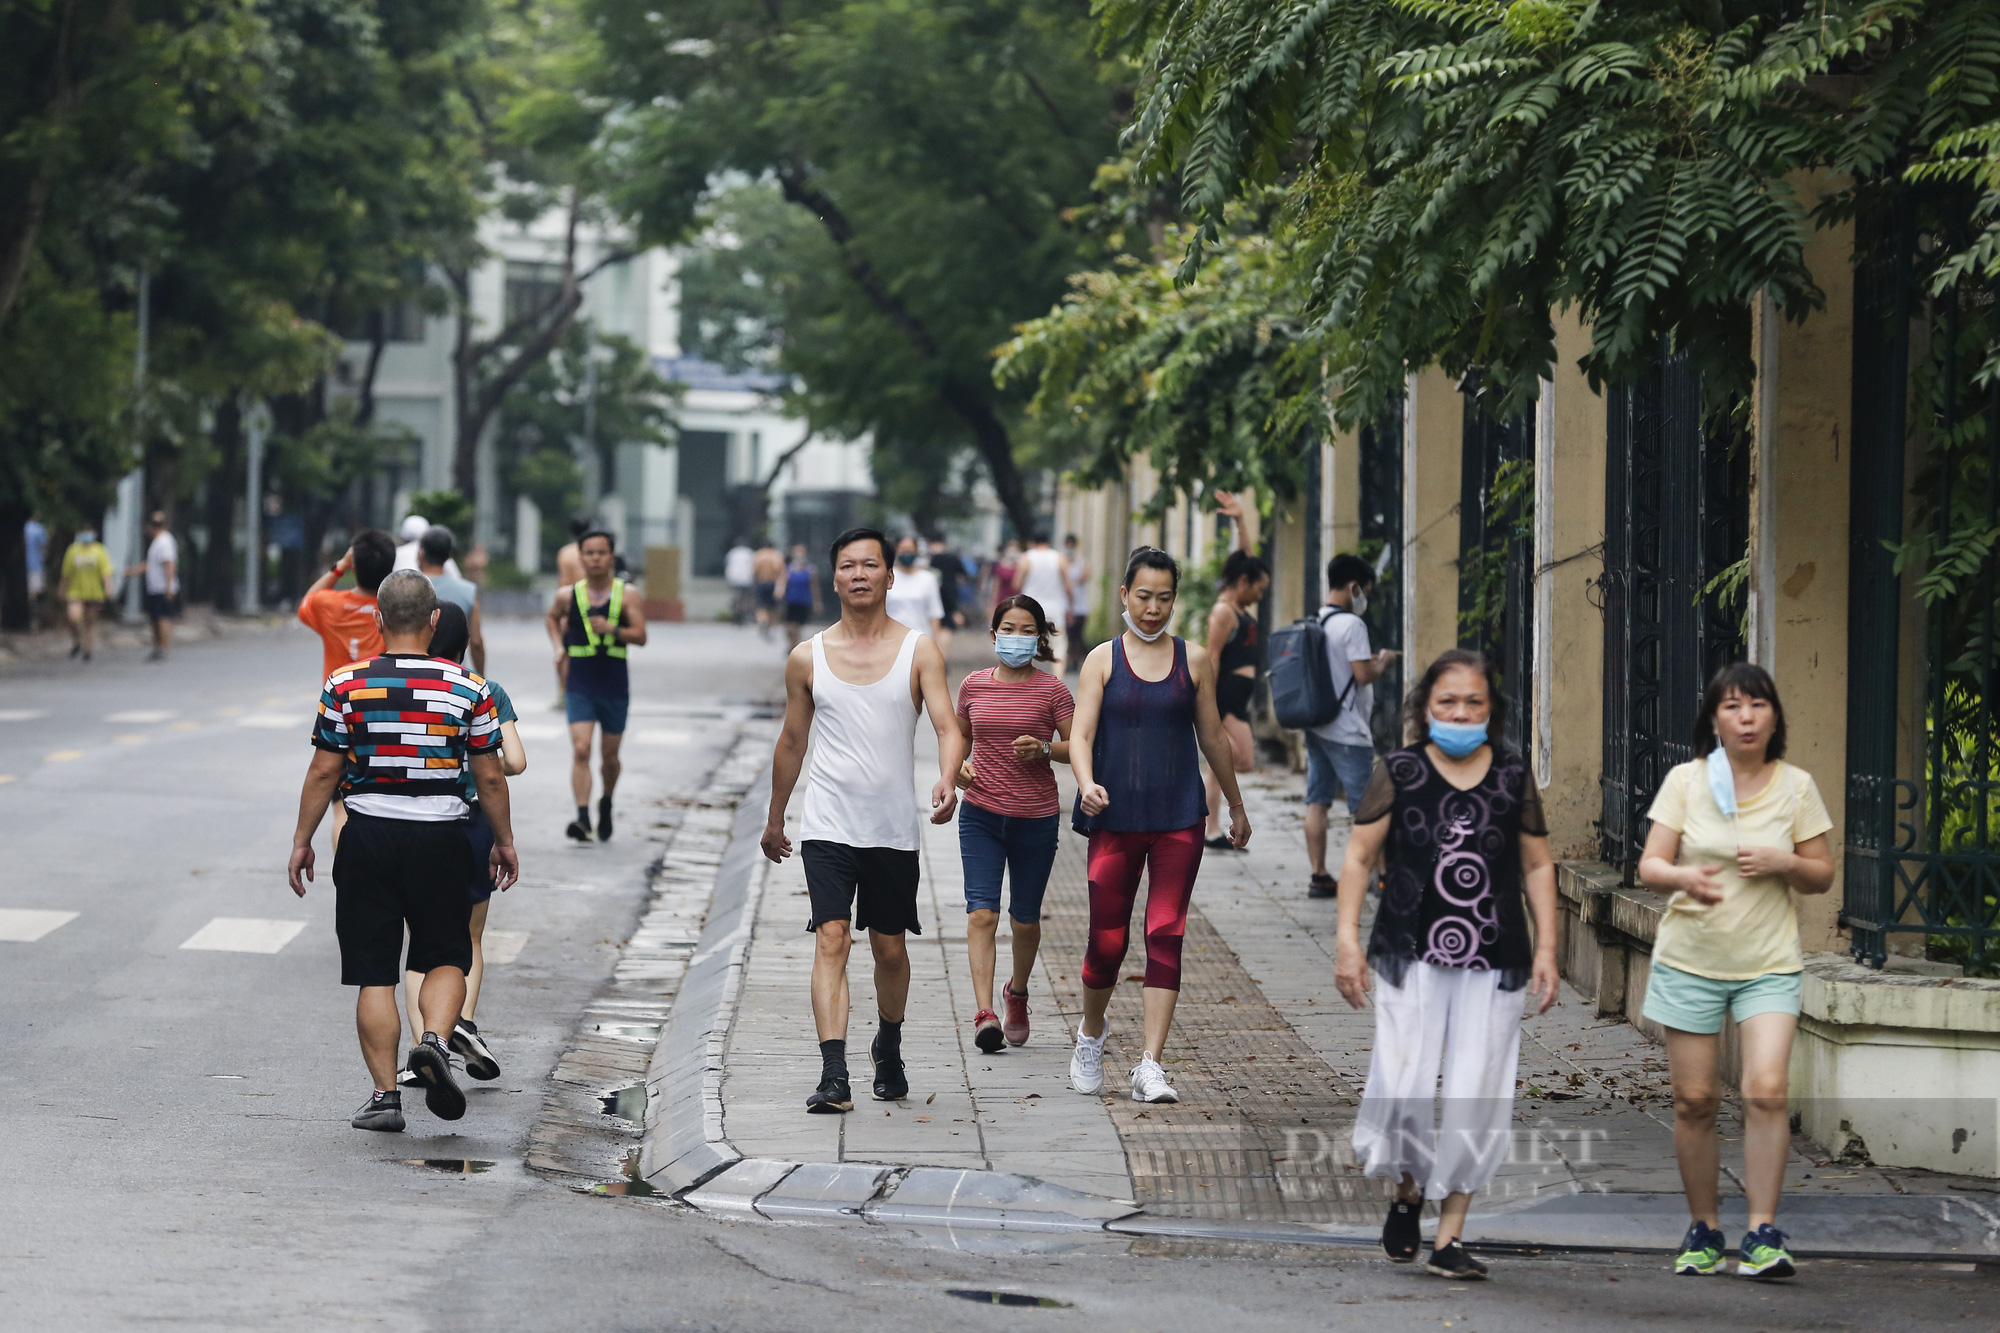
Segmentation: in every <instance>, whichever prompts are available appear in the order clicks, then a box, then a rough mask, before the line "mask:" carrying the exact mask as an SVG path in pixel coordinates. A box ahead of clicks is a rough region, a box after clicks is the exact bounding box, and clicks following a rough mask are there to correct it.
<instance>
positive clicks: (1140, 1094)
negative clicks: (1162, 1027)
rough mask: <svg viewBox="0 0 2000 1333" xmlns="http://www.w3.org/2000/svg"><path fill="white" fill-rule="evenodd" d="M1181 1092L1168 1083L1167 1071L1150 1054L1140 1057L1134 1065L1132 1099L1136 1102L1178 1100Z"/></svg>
mask: <svg viewBox="0 0 2000 1333" xmlns="http://www.w3.org/2000/svg"><path fill="white" fill-rule="evenodd" d="M1180 1099H1181V1097H1180V1094H1179V1093H1177V1092H1175V1091H1174V1090H1173V1088H1172V1087H1170V1086H1169V1085H1168V1083H1167V1071H1166V1070H1164V1069H1162V1068H1160V1062H1159V1061H1158V1060H1155V1059H1154V1058H1153V1057H1152V1056H1150V1055H1142V1056H1140V1057H1139V1063H1138V1064H1136V1065H1133V1066H1132V1100H1133V1101H1135V1102H1177V1101H1179V1100H1180Z"/></svg>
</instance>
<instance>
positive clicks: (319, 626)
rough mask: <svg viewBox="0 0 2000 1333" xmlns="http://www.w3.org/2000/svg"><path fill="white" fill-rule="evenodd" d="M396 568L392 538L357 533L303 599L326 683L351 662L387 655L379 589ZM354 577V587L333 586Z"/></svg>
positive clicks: (302, 614)
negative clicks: (377, 597)
mask: <svg viewBox="0 0 2000 1333" xmlns="http://www.w3.org/2000/svg"><path fill="white" fill-rule="evenodd" d="M395 567H396V543H395V542H393V541H391V540H390V539H389V534H388V533H386V532H383V531H381V530H380V529H377V528H367V529H364V530H363V531H361V532H359V533H357V534H355V538H354V544H353V545H352V546H350V547H348V548H347V553H346V554H345V555H343V556H341V557H340V559H339V560H337V561H335V562H334V564H333V568H331V569H329V570H327V571H326V573H324V574H322V575H320V576H319V578H318V579H317V580H315V581H314V583H313V585H312V586H311V587H310V588H307V589H306V595H305V596H304V597H301V598H300V599H299V621H300V623H301V624H303V625H305V626H306V628H308V629H310V630H312V631H313V632H314V633H316V634H318V635H319V641H320V645H321V652H320V659H321V663H322V665H321V667H320V678H321V679H322V680H324V679H325V678H326V677H328V676H331V675H332V674H333V673H334V672H335V671H336V670H338V669H339V668H341V667H344V666H346V665H347V664H348V663H349V662H362V661H366V660H367V659H368V658H371V657H379V656H381V654H382V631H381V628H380V624H381V622H380V620H379V619H378V618H377V617H376V615H375V590H376V589H377V588H379V587H381V586H382V580H383V579H386V578H388V577H389V574H390V571H392V570H393V569H394V568H395ZM350 572H352V573H353V575H354V586H353V587H352V588H336V587H334V586H333V585H334V584H336V583H338V582H340V580H341V579H342V578H343V577H344V576H346V575H347V574H348V573H350Z"/></svg>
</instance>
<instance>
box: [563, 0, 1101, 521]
mask: <svg viewBox="0 0 2000 1333" xmlns="http://www.w3.org/2000/svg"><path fill="white" fill-rule="evenodd" d="M586 4H587V12H588V13H589V14H590V16H591V21H592V23H593V24H594V25H595V26H596V28H597V30H598V32H599V34H600V42H601V46H602V50H603V52H604V65H603V68H602V70H601V79H602V86H603V88H604V90H605V92H606V94H607V95H608V96H610V97H612V98H614V99H616V100H617V101H618V102H619V103H620V104H621V109H620V112H619V115H618V118H617V121H618V125H619V133H618V135H617V136H616V137H615V139H614V143H615V148H616V152H617V155H618V160H619V161H620V162H621V164H623V165H624V166H626V167H627V168H628V172H627V176H626V179H625V186H624V189H623V190H622V191H621V193H620V196H619V197H620V198H621V200H622V201H623V202H624V203H625V204H626V205H627V206H629V207H630V208H631V209H632V210H633V211H634V212H635V213H637V214H638V215H639V216H640V217H641V218H642V219H643V221H644V225H645V228H646V231H647V233H648V235H649V236H650V237H651V238H653V239H656V240H662V241H675V240H681V239H684V238H686V237H688V236H691V235H693V234H695V233H696V232H697V231H699V230H700V229H701V228H702V227H703V226H704V224H705V218H704V213H703V209H704V205H705V204H706V203H707V202H708V201H709V200H710V199H711V198H712V197H713V196H714V194H715V193H716V192H717V191H719V190H723V189H727V188H729V186H730V184H731V183H732V182H741V181H743V180H746V179H747V180H752V181H764V180H768V181H771V182H774V183H775V184H776V186H777V187H778V189H779V190H780V191H781V193H782V195H783V197H784V198H785V199H786V200H787V201H788V202H789V203H791V204H792V205H793V206H794V207H795V208H797V209H798V210H800V211H801V212H802V213H803V214H804V215H805V216H808V217H810V218H812V219H813V220H814V221H815V223H816V224H817V225H818V227H819V228H820V230H821V232H822V235H823V237H824V244H823V245H822V246H820V247H818V248H819V255H818V256H817V257H816V258H814V262H813V267H812V276H811V279H810V281H803V282H801V283H799V284H798V285H796V286H793V287H788V288H786V289H785V290H784V291H783V293H782V294H781V299H782V300H783V301H784V303H785V307H784V308H785V318H784V327H785V334H784V338H783V340H782V343H781V347H780V353H779V357H778V362H779V366H780V368H781V369H783V370H784V371H785V372H787V373H790V374H793V375H796V376H798V377H799V379H800V380H801V381H802V382H803V384H804V393H805V395H806V397H807V399H808V400H809V402H810V407H809V415H810V418H811V420H812V422H813V423H814V425H815V426H816V427H819V428H822V429H825V430H827V431H829V432H833V433H837V434H841V435H846V436H849V437H853V436H859V435H861V434H863V433H872V435H873V436H874V440H875V445H876V449H877V451H878V452H877V458H878V464H877V467H878V478H882V479H885V480H887V479H889V477H888V473H889V472H893V471H898V470H901V469H902V468H903V467H905V466H906V465H907V464H909V463H912V462H917V461H918V460H919V459H920V458H922V457H924V456H928V455H933V454H936V455H944V456H946V457H947V458H948V457H949V456H950V455H953V454H956V453H957V452H959V451H960V450H961V449H963V448H964V447H965V446H966V445H967V444H970V445H971V447H972V448H973V450H974V451H975V452H976V453H977V455H978V457H979V458H980V459H981V461H982V462H983V464H984V466H985V469H986V471H987V473H988V475H989V477H990V478H991V480H992V483H993V487H994V490H995V492H996V493H997V494H998V496H999V498H1000V500H1001V503H1002V504H1003V506H1004V507H1005V508H1006V509H1007V511H1008V513H1009V515H1010V517H1011V518H1012V520H1013V522H1014V523H1015V525H1016V526H1017V527H1021V528H1029V527H1032V526H1033V525H1034V523H1035V517H1034V505H1033V503H1032V502H1031V501H1030V499H1029V497H1028V494H1027V490H1026V487H1025V486H1024V485H1023V482H1022V480H1021V477H1020V472H1019V468H1018V466H1017V462H1016V459H1015V440H1014V434H1013V425H1014V419H1015V415H1016V413H1015V406H1014V403H1013V402H1012V401H1011V400H1010V399H1009V398H1008V397H1007V396H1006V395H1004V394H1002V393H1001V392H1000V391H999V390H997V389H996V388H995V387H994V385H993V383H992V380H991V376H990V373H989V369H990V368H989V363H988V357H989V354H990V351H991V349H992V347H993V346H994V345H995V344H997V343H998V342H1000V341H1001V340H1002V339H1004V338H1005V337H1006V336H1008V333H1009V331H1010V330H1011V329H1012V327H1013V325H1014V324H1015V323H1017V322H1018V321H1020V320H1022V319H1026V318H1030V317H1032V316H1034V315H1036V314H1038V313H1040V312H1042V311H1044V310H1047V309H1048V307H1049V306H1050V305H1051V304H1052V303H1053V302H1055V301H1056V300H1057V299H1058V298H1059V297H1060V296H1061V294H1062V291H1063V286H1064V282H1065V279H1066V278H1067V277H1068V275H1069V273H1070V271H1071V269H1072V268H1073V267H1074V266H1075V263H1076V256H1077V247H1078V244H1079V239H1080V238H1079V237H1078V235H1077V233H1076V232H1075V230H1074V229H1073V228H1072V227H1071V226H1070V225H1069V224H1068V223H1067V222H1066V220H1065V217H1064V212H1065V210H1066V209H1068V208H1070V207H1072V206H1075V205H1079V204H1082V203H1085V202H1086V201H1087V200H1088V198H1089V189H1090V183H1091V178H1092V174H1093V172H1094V171H1095V170H1096V168H1097V165H1098V164H1099V162H1100V161H1101V160H1103V158H1104V157H1105V156H1106V155H1107V154H1108V153H1109V152H1110V151H1111V149H1112V147H1113V135H1114V130H1115V125H1114V115H1115V111H1116V105H1117V98H1118V83H1119V80H1120V79H1121V78H1122V73H1121V71H1120V69H1119V67H1118V66H1116V65H1113V64H1107V63H1105V62H1102V61H1100V60H1099V59H1097V58H1096V57H1095V56H1094V55H1093V54H1092V52H1091V34H1090V30H1089V28H1088V26H1087V23H1086V20H1085V18H1084V16H1083V15H1082V14H1081V13H1079V12H1078V9H1077V7H1075V6H1072V5H1068V4H1058V3H1051V2H1049V0H806V2H805V3H801V4H794V5H787V6H783V7H778V6H765V5H745V4H738V3H733V2H732V0H689V2H688V3H682V4H676V5H670V6H661V5H654V4H650V3H642V0H586ZM801 257H808V256H805V255H803V254H802V255H801ZM801 276H803V274H802V275H801ZM927 466H930V467H931V469H932V475H933V476H941V475H943V474H944V473H946V472H948V471H949V468H948V467H940V466H938V465H937V464H936V463H935V461H933V462H931V463H929V464H927Z"/></svg>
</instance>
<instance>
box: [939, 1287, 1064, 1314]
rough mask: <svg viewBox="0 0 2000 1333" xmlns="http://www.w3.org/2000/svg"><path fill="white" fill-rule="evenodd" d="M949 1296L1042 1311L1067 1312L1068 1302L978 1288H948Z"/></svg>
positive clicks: (984, 1303) (946, 1292) (1048, 1297)
mask: <svg viewBox="0 0 2000 1333" xmlns="http://www.w3.org/2000/svg"><path fill="white" fill-rule="evenodd" d="M945 1294H946V1295H947V1296H956V1297H958V1298H959V1299H960V1300H962V1301H974V1302H977V1303H978V1304H980V1305H1026V1306H1033V1307H1035V1308H1036V1309H1041V1310H1067V1309H1069V1308H1070V1303H1069V1302H1068V1301H1059V1300H1057V1299H1056V1298H1055V1297H1053V1296H1030V1295H1029V1294H1028V1293H1026V1292H1024V1291H987V1290H985V1289H984V1288H978V1287H946V1288H945Z"/></svg>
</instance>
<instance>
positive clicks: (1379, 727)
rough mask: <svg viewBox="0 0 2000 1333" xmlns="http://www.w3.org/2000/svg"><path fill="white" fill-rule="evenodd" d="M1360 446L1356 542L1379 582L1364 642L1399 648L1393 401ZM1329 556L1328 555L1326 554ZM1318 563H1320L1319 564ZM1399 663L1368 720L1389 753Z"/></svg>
mask: <svg viewBox="0 0 2000 1333" xmlns="http://www.w3.org/2000/svg"><path fill="white" fill-rule="evenodd" d="M1360 444H1361V459H1360V462H1361V542H1362V546H1363V548H1364V549H1368V550H1374V551H1379V552H1382V553H1383V554H1385V555H1386V556H1387V559H1386V561H1384V560H1382V559H1381V557H1380V556H1378V557H1377V568H1378V569H1380V570H1381V571H1382V572H1381V577H1380V578H1378V579H1377V580H1376V582H1375V588H1374V591H1373V592H1371V593H1370V594H1369V595H1368V614H1367V615H1366V616H1364V617H1363V619H1364V620H1366V621H1367V622H1368V639H1369V642H1371V643H1373V644H1374V645H1375V646H1376V647H1378V648H1401V647H1403V646H1404V644H1403V642H1402V636H1403V554H1404V553H1403V405H1402V403H1400V402H1398V403H1396V404H1395V405H1394V406H1392V407H1390V408H1389V409H1388V410H1387V411H1386V412H1384V413H1383V414H1382V415H1381V416H1380V417H1378V418H1376V419H1375V420H1374V421H1372V422H1370V423H1369V424H1367V425H1365V426H1363V427H1362V428H1361V431H1360ZM1329 554H1330V553H1329ZM1322 563H1323V562H1322ZM1404 679H1405V677H1404V674H1403V661H1402V659H1401V658H1397V659H1396V664H1395V665H1394V666H1392V667H1390V668H1389V670H1388V672H1387V673H1385V674H1384V675H1383V677H1382V679H1381V681H1380V682H1379V683H1377V685H1376V686H1375V715H1374V716H1373V717H1372V718H1370V719H1369V723H1370V730H1372V731H1373V732H1374V733H1375V744H1376V746H1377V747H1378V748H1380V749H1384V750H1393V749H1395V748H1396V747H1397V746H1399V745H1401V744H1402V743H1403V722H1402V704H1403V681H1404Z"/></svg>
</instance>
